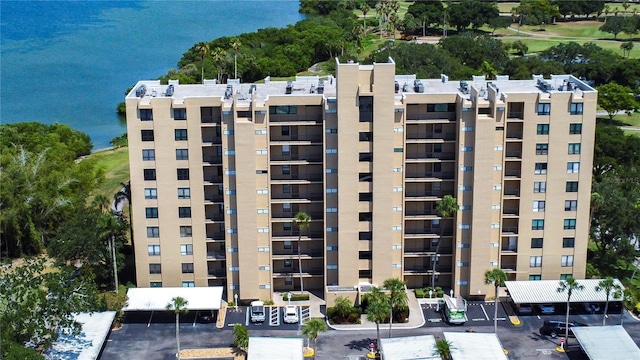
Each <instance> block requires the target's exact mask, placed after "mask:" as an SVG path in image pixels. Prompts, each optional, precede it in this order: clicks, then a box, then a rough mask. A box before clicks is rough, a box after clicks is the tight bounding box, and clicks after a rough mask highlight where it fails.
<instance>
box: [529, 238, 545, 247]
mask: <svg viewBox="0 0 640 360" xmlns="http://www.w3.org/2000/svg"><path fill="white" fill-rule="evenodd" d="M543 241H544V240H543V238H532V239H531V248H532V249H542V243H543Z"/></svg>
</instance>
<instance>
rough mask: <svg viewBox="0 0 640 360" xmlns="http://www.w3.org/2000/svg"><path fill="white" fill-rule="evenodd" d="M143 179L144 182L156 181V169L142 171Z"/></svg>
mask: <svg viewBox="0 0 640 360" xmlns="http://www.w3.org/2000/svg"><path fill="white" fill-rule="evenodd" d="M143 173H144V179H145V180H155V179H156V169H144V170H143Z"/></svg>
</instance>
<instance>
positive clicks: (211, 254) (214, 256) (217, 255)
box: [207, 251, 227, 260]
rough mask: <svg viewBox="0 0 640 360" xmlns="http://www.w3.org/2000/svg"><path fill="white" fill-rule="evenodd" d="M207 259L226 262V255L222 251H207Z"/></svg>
mask: <svg viewBox="0 0 640 360" xmlns="http://www.w3.org/2000/svg"><path fill="white" fill-rule="evenodd" d="M207 259H209V260H226V259H227V254H226V253H225V252H224V251H208V252H207Z"/></svg>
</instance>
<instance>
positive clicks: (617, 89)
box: [598, 82, 639, 122]
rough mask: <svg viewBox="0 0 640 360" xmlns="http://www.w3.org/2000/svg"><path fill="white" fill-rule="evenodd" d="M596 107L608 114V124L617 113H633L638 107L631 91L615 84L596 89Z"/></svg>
mask: <svg viewBox="0 0 640 360" xmlns="http://www.w3.org/2000/svg"><path fill="white" fill-rule="evenodd" d="M598 105H600V107H601V108H603V109H604V110H605V111H606V112H607V114H609V122H612V121H613V117H614V116H615V115H616V113H617V112H618V111H634V110H636V109H638V107H639V105H638V102H637V101H636V99H635V97H634V96H633V90H631V89H630V88H628V87H626V86H622V85H618V84H617V83H615V82H612V83H609V84H605V85H602V86H600V87H599V88H598Z"/></svg>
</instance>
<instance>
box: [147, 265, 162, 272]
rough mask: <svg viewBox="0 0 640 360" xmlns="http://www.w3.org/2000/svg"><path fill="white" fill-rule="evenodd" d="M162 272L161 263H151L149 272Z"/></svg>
mask: <svg viewBox="0 0 640 360" xmlns="http://www.w3.org/2000/svg"><path fill="white" fill-rule="evenodd" d="M160 273H162V265H161V264H149V274H160Z"/></svg>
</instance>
